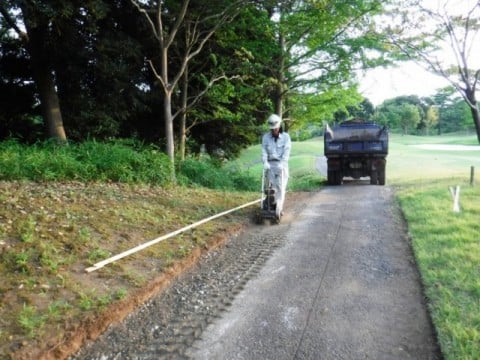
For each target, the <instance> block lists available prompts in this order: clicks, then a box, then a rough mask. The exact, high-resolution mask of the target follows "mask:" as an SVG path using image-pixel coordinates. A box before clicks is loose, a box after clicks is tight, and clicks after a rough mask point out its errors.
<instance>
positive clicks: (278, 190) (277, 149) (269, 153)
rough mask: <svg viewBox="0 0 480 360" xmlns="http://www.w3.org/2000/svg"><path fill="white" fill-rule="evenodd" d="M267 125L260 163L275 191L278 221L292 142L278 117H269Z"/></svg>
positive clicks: (283, 200)
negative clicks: (267, 130) (267, 129)
mask: <svg viewBox="0 0 480 360" xmlns="http://www.w3.org/2000/svg"><path fill="white" fill-rule="evenodd" d="M267 123H268V127H269V128H270V131H269V132H267V133H265V134H264V135H263V138H262V162H263V168H264V169H265V171H268V177H269V179H270V183H271V184H272V187H273V189H274V190H275V200H276V208H275V215H276V217H277V219H280V216H281V215H282V210H283V204H284V202H285V193H286V190H287V182H288V159H289V158H290V150H291V148H292V141H291V140H290V135H288V134H287V133H286V132H283V129H282V128H281V126H280V125H281V123H282V120H281V119H280V117H279V116H278V115H276V114H272V115H270V116H269V117H268V119H267Z"/></svg>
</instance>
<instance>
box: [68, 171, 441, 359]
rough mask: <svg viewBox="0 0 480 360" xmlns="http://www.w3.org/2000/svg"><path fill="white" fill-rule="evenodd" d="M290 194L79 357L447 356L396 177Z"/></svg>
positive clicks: (410, 357)
mask: <svg viewBox="0 0 480 360" xmlns="http://www.w3.org/2000/svg"><path fill="white" fill-rule="evenodd" d="M368 182H369V181H368V180H366V181H348V180H346V181H345V183H344V185H342V186H333V187H327V188H325V189H323V190H322V191H319V192H314V193H308V194H305V193H301V194H299V193H292V194H287V200H286V201H287V202H286V209H285V216H284V217H283V218H282V222H281V224H279V225H269V224H268V223H266V224H264V225H254V224H252V225H251V226H250V227H248V228H247V229H246V230H245V231H244V232H243V233H242V234H241V235H239V236H236V237H234V238H231V239H229V240H228V241H227V242H226V243H225V246H224V247H222V248H220V249H217V250H215V251H212V252H210V253H208V254H207V255H206V256H205V257H204V258H203V259H202V260H201V261H200V262H199V263H198V264H197V266H195V267H194V268H193V269H191V271H188V272H187V273H185V274H183V275H182V276H181V277H180V278H179V279H178V280H176V281H175V282H174V283H172V285H171V287H169V288H168V289H167V290H166V291H164V292H163V293H161V294H158V296H155V297H154V298H153V299H151V300H150V301H148V303H146V304H143V305H142V306H140V307H139V308H138V309H137V310H136V311H135V312H134V313H132V314H131V315H130V316H129V317H128V318H126V319H125V320H124V321H123V322H122V323H120V324H113V325H112V326H111V327H110V328H109V329H108V331H107V332H106V333H105V334H104V335H102V336H101V337H100V338H98V339H97V340H96V341H94V342H92V343H89V344H87V345H86V346H84V347H83V348H82V349H81V350H80V351H79V352H78V353H77V354H76V355H74V356H73V357H72V359H89V360H92V359H102V360H107V359H208V360H214V359H219V360H220V359H222V360H223V359H232V360H233V359H246V360H250V359H251V360H258V359H262V360H266V359H272V360H283V359H342V360H344V359H355V360H357V359H375V360H377V359H399V360H400V359H401V360H404V359H421V360H426V359H441V356H440V353H439V351H438V347H437V345H436V339H435V336H434V333H433V331H432V326H431V324H430V320H429V316H428V314H427V309H426V304H425V300H424V296H423V293H422V287H421V283H420V280H419V274H418V272H417V270H416V265H415V262H414V258H413V255H412V253H411V249H410V244H409V240H408V238H407V232H406V227H405V223H404V221H403V218H402V216H401V213H400V211H399V209H398V207H397V206H396V205H395V202H394V199H393V193H392V190H391V189H390V188H389V187H388V186H371V185H368Z"/></svg>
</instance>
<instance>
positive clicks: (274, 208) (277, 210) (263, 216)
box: [257, 169, 285, 224]
mask: <svg viewBox="0 0 480 360" xmlns="http://www.w3.org/2000/svg"><path fill="white" fill-rule="evenodd" d="M272 171H275V170H274V169H269V170H264V171H263V176H262V201H261V202H260V211H259V212H258V213H257V223H259V224H261V223H263V221H264V220H270V221H271V222H274V223H276V224H279V223H280V219H281V217H282V213H283V211H282V210H283V200H281V201H278V200H279V198H285V196H283V197H281V196H279V195H280V194H279V192H280V191H282V189H283V181H284V176H283V171H282V170H280V171H278V172H275V173H270V172H272ZM272 175H273V176H272ZM272 180H274V181H272Z"/></svg>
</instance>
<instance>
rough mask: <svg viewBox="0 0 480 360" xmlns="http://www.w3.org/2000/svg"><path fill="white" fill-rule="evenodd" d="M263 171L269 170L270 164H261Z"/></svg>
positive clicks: (266, 162)
mask: <svg viewBox="0 0 480 360" xmlns="http://www.w3.org/2000/svg"><path fill="white" fill-rule="evenodd" d="M263 169H264V170H270V164H269V163H268V161H265V162H264V163H263Z"/></svg>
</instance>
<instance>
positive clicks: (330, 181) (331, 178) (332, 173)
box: [327, 170, 335, 185]
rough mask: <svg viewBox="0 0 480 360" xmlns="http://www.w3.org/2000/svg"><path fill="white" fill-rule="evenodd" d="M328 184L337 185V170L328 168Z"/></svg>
mask: <svg viewBox="0 0 480 360" xmlns="http://www.w3.org/2000/svg"><path fill="white" fill-rule="evenodd" d="M327 184H328V185H335V171H333V170H327Z"/></svg>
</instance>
